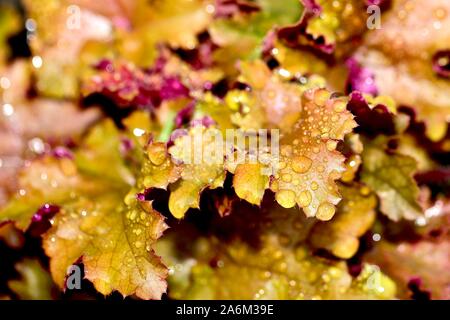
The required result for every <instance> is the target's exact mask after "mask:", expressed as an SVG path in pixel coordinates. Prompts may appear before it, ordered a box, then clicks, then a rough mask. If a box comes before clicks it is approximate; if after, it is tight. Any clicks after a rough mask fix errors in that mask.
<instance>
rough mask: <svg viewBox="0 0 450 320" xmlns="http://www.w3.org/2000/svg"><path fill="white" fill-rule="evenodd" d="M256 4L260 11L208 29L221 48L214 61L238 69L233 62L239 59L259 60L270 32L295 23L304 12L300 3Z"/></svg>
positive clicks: (261, 1)
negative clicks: (265, 39)
mask: <svg viewBox="0 0 450 320" xmlns="http://www.w3.org/2000/svg"><path fill="white" fill-rule="evenodd" d="M255 3H256V4H257V5H258V6H259V7H260V10H259V11H257V12H253V13H246V12H238V13H236V14H235V15H234V16H232V17H230V18H218V19H216V20H214V21H213V23H212V24H211V25H210V27H209V28H208V31H209V33H210V34H211V38H212V40H213V42H214V43H215V44H217V45H219V46H220V47H221V48H219V49H217V50H216V51H215V53H214V58H215V61H218V62H224V64H229V65H230V66H229V69H235V67H234V63H235V62H236V61H238V60H239V59H247V58H250V57H251V58H256V57H258V56H259V54H260V53H261V52H262V49H263V42H264V38H265V36H267V34H268V33H269V31H270V30H271V29H272V28H277V27H281V26H285V25H290V24H292V23H294V22H295V21H297V20H298V19H299V18H300V15H301V12H302V5H301V3H300V2H299V1H298V0H288V1H283V2H280V1H276V0H258V1H256V2H255ZM232 71H233V70H232ZM234 71H235V70H234Z"/></svg>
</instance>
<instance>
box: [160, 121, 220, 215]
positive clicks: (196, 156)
mask: <svg viewBox="0 0 450 320" xmlns="http://www.w3.org/2000/svg"><path fill="white" fill-rule="evenodd" d="M218 135H221V132H220V131H219V130H218V129H217V128H215V127H214V126H211V127H208V128H206V127H205V126H203V125H198V126H193V127H191V128H190V129H189V130H188V132H187V134H186V135H182V136H180V137H178V138H177V139H175V141H174V145H173V146H172V147H170V148H169V153H170V154H171V156H172V158H173V159H174V160H175V161H178V162H179V163H180V168H181V179H180V180H179V181H178V182H177V183H175V184H173V185H172V186H171V188H170V190H171V194H170V198H169V209H170V212H171V213H172V214H173V215H174V216H175V217H176V218H182V217H183V216H184V214H185V213H186V211H187V210H188V209H189V208H198V206H199V201H200V193H201V192H202V191H203V190H204V189H206V188H210V189H214V188H217V187H221V186H222V185H223V182H224V180H225V169H224V154H225V153H224V152H223V151H222V152H221V153H222V154H220V153H218V154H216V153H215V152H214V150H220V149H221V148H222V150H223V146H222V147H220V145H217V143H222V142H221V141H220V140H219V139H216V136H218Z"/></svg>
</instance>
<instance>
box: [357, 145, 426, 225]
mask: <svg viewBox="0 0 450 320" xmlns="http://www.w3.org/2000/svg"><path fill="white" fill-rule="evenodd" d="M362 158H363V166H362V172H361V181H362V182H364V183H365V184H367V185H368V186H370V188H372V189H373V190H374V191H375V192H376V194H377V195H378V197H379V198H380V209H381V212H383V213H384V214H385V215H387V216H388V217H389V218H390V219H392V220H394V221H398V220H400V219H402V218H405V219H410V220H412V219H416V218H418V217H420V216H421V215H422V210H421V207H420V205H419V204H418V202H417V197H418V192H419V188H418V187H417V185H416V182H415V181H414V179H413V175H414V174H415V172H416V170H417V162H416V160H415V159H414V158H412V157H410V156H406V155H402V154H399V153H387V151H386V145H385V139H384V138H383V137H379V138H377V139H376V140H374V141H373V142H372V143H368V144H365V146H364V152H363V155H362Z"/></svg>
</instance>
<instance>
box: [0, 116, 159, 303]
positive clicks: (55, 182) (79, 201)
mask: <svg viewBox="0 0 450 320" xmlns="http://www.w3.org/2000/svg"><path fill="white" fill-rule="evenodd" d="M120 142H121V141H120V136H119V132H118V131H117V129H115V127H114V124H113V123H112V122H111V121H107V122H105V123H102V124H101V125H99V126H97V127H94V129H93V130H92V131H91V132H90V134H89V135H88V136H87V138H86V139H85V141H84V142H83V144H82V145H81V146H80V147H79V149H77V150H76V152H75V156H74V160H72V159H70V158H60V159H58V158H55V157H51V156H46V157H43V158H40V159H37V160H36V161H33V162H31V164H30V166H29V167H27V168H25V170H24V171H23V172H22V175H21V179H20V189H19V192H18V195H17V196H16V197H15V198H14V199H13V200H12V201H10V203H9V204H8V205H7V206H6V207H5V208H4V209H3V210H2V211H0V218H1V219H2V220H5V219H6V220H13V221H15V222H16V224H17V225H18V226H19V227H21V228H22V229H26V228H27V226H28V225H29V224H30V222H31V216H33V214H34V213H35V212H36V211H37V209H38V208H39V207H40V206H41V205H43V204H46V203H48V204H52V205H58V206H59V207H60V212H59V213H57V214H56V215H55V217H54V218H53V219H52V221H51V222H52V227H51V228H50V230H49V231H48V232H47V233H46V234H45V235H44V248H45V251H46V253H47V255H48V256H49V257H50V270H51V272H52V276H53V279H54V280H55V282H56V283H57V284H58V285H59V286H60V287H61V288H64V285H65V277H66V272H68V268H69V267H70V266H71V265H72V264H74V263H76V262H77V261H79V260H80V259H81V262H82V263H83V264H84V268H85V275H86V278H87V279H88V280H90V281H92V282H93V283H94V286H95V288H96V289H97V290H98V291H99V292H101V293H103V294H105V295H106V294H109V293H111V291H113V290H118V291H119V292H120V293H122V295H124V296H127V295H131V294H136V295H137V296H138V297H140V298H143V299H159V298H160V297H161V295H162V294H163V293H164V292H165V291H166V282H165V277H166V274H167V269H166V267H165V266H164V265H163V264H162V263H161V262H160V260H159V258H158V257H157V256H156V255H155V254H154V252H153V249H152V246H153V244H154V242H155V241H156V240H157V239H158V238H159V237H160V236H161V234H162V232H163V231H164V230H165V229H166V228H167V226H166V225H165V223H164V218H163V217H162V216H161V215H160V214H159V213H158V212H157V211H155V210H154V209H153V208H152V205H151V202H148V201H145V200H143V199H141V200H138V199H137V198H136V192H137V191H136V190H134V189H132V186H133V184H134V177H133V176H132V175H131V173H130V171H129V169H128V168H127V166H126V164H125V162H124V160H123V158H122V156H121V150H120Z"/></svg>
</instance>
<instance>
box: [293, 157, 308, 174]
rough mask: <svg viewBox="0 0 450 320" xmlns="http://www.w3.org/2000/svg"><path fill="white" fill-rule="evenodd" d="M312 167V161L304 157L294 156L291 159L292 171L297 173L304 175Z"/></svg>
mask: <svg viewBox="0 0 450 320" xmlns="http://www.w3.org/2000/svg"><path fill="white" fill-rule="evenodd" d="M311 165H312V160H311V159H310V158H308V157H305V156H296V157H294V158H293V159H292V164H291V167H292V170H294V171H295V172H297V173H305V172H307V171H308V170H309V169H310V168H311Z"/></svg>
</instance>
